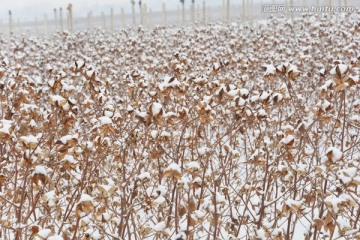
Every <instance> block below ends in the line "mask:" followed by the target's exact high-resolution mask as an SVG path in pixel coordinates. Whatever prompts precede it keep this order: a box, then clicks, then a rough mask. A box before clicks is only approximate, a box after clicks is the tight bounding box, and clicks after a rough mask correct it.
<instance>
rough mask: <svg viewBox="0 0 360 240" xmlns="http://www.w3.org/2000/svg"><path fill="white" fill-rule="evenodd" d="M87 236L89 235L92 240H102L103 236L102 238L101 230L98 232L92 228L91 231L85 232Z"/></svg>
mask: <svg viewBox="0 0 360 240" xmlns="http://www.w3.org/2000/svg"><path fill="white" fill-rule="evenodd" d="M85 234H89V236H90V238H91V239H92V240H100V239H102V236H101V234H100V232H99V230H97V229H91V228H90V229H88V230H86V231H85Z"/></svg>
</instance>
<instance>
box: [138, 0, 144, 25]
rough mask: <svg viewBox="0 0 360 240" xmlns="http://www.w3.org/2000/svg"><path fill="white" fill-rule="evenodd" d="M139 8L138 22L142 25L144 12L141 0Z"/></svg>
mask: <svg viewBox="0 0 360 240" xmlns="http://www.w3.org/2000/svg"><path fill="white" fill-rule="evenodd" d="M139 10H140V24H141V25H143V24H144V19H143V18H144V14H143V8H142V4H141V0H139Z"/></svg>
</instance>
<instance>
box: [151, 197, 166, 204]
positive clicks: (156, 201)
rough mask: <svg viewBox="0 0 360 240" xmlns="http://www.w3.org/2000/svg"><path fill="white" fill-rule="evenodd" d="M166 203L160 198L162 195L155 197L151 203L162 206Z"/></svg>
mask: <svg viewBox="0 0 360 240" xmlns="http://www.w3.org/2000/svg"><path fill="white" fill-rule="evenodd" d="M165 202H166V199H165V198H164V197H163V196H162V195H160V196H159V197H157V198H156V199H155V200H154V201H153V203H154V204H156V205H158V206H159V205H162V204H163V203H165Z"/></svg>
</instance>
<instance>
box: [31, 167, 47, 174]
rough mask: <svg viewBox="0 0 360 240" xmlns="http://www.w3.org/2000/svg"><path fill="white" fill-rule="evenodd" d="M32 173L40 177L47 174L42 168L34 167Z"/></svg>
mask: <svg viewBox="0 0 360 240" xmlns="http://www.w3.org/2000/svg"><path fill="white" fill-rule="evenodd" d="M34 172H35V173H37V174H41V175H46V174H47V171H46V169H45V167H44V166H36V167H35V170H34Z"/></svg>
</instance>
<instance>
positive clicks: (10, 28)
mask: <svg viewBox="0 0 360 240" xmlns="http://www.w3.org/2000/svg"><path fill="white" fill-rule="evenodd" d="M11 15H12V13H11V10H9V31H10V35H12V33H13V29H12V28H13V23H12V16H11Z"/></svg>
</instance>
